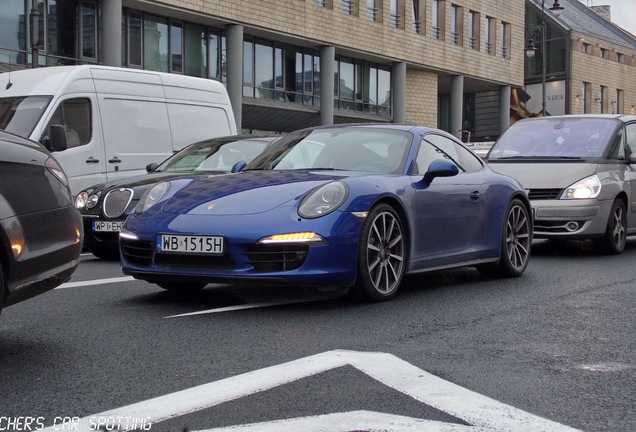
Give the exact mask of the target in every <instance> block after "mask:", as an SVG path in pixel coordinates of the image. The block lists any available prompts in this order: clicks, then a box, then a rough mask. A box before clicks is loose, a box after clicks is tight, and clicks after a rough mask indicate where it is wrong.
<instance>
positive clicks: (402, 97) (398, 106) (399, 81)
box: [391, 62, 406, 123]
mask: <svg viewBox="0 0 636 432" xmlns="http://www.w3.org/2000/svg"><path fill="white" fill-rule="evenodd" d="M391 75H392V81H393V89H392V92H393V123H405V122H406V63H404V62H395V63H393V67H392V68H391Z"/></svg>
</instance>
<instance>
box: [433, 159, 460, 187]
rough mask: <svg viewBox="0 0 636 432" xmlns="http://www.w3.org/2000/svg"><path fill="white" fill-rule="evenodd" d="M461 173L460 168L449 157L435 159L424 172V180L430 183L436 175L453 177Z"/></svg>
mask: <svg viewBox="0 0 636 432" xmlns="http://www.w3.org/2000/svg"><path fill="white" fill-rule="evenodd" d="M457 174H459V168H458V167H457V165H455V164H454V163H453V162H451V161H449V160H447V159H435V160H434V161H433V162H431V164H430V165H429V166H428V171H426V174H424V181H425V182H427V183H430V182H432V181H433V179H434V178H436V177H452V176H455V175H457Z"/></svg>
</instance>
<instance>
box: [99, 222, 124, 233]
mask: <svg viewBox="0 0 636 432" xmlns="http://www.w3.org/2000/svg"><path fill="white" fill-rule="evenodd" d="M123 224H124V221H103V220H96V221H93V231H98V232H119V231H121V227H122V225H123Z"/></svg>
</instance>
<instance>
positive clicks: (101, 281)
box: [55, 276, 135, 289]
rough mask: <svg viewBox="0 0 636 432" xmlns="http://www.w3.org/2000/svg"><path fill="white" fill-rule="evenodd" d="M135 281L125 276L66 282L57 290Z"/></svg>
mask: <svg viewBox="0 0 636 432" xmlns="http://www.w3.org/2000/svg"><path fill="white" fill-rule="evenodd" d="M133 280H135V278H134V277H132V276H123V277H116V278H107V279H93V280H87V281H79V282H66V283H63V284H62V285H60V286H59V287H57V288H55V289H64V288H77V287H83V286H90V285H101V284H108V283H117V282H130V281H133Z"/></svg>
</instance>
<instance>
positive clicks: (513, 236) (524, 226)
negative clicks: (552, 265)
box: [477, 198, 532, 277]
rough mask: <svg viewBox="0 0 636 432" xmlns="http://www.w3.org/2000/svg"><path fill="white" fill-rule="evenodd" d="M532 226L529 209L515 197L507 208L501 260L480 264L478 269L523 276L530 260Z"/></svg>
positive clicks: (488, 273)
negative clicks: (489, 263) (494, 263)
mask: <svg viewBox="0 0 636 432" xmlns="http://www.w3.org/2000/svg"><path fill="white" fill-rule="evenodd" d="M531 228H532V225H531V223H530V217H529V215H528V209H527V208H526V206H525V205H524V204H523V202H521V200H519V199H517V198H515V199H513V200H512V201H511V202H510V204H509V205H508V209H507V210H506V218H505V219H504V224H503V228H502V236H501V237H502V238H501V255H500V257H499V262H498V263H497V264H496V265H481V266H478V267H477V270H478V271H479V272H480V273H481V274H483V275H486V276H501V277H517V276H521V275H522V274H523V272H524V271H525V270H526V267H528V261H529V260H530V246H531V243H532V229H531Z"/></svg>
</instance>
